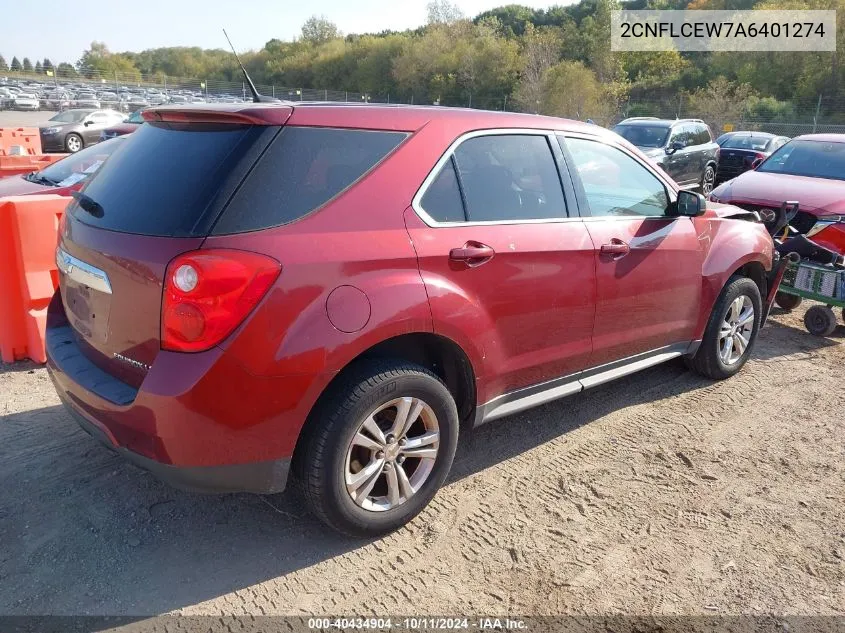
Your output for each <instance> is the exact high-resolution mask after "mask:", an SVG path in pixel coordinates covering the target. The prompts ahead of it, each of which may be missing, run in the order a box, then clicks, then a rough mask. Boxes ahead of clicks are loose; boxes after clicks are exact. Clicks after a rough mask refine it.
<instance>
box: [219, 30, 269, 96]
mask: <svg viewBox="0 0 845 633" xmlns="http://www.w3.org/2000/svg"><path fill="white" fill-rule="evenodd" d="M223 35H225V36H226V41H227V42H229V46H230V47H231V48H232V53H234V55H235V59H236V60H237V62H238V66H240V67H241V70H242V71H243V73H244V79H246V83H247V85H248V86H249V91H250V92H251V93H252V100H253V102H255V103H265V102H270V103H277V102H278V101H279V100H278V99H274V98H273V97H265V96H264V95H260V94H258V90H256V89H255V84H254V83H252V79H250V78H249V73H248V72H247V71H246V68H244V65H243V64H242V63H241V58H240V57H238V54H237V52H235V47H234V46H232V40H230V39H229V34H228V33H226V29H223Z"/></svg>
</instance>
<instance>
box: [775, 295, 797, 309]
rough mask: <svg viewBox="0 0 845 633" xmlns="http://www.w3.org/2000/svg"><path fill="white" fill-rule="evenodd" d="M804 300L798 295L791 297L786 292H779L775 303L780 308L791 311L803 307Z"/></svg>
mask: <svg viewBox="0 0 845 633" xmlns="http://www.w3.org/2000/svg"><path fill="white" fill-rule="evenodd" d="M802 302H803V299H802V298H801V297H799V296H798V295H790V294H786V293H785V292H779V293H777V294H776V295H775V303H776V304H777V305H778V307H779V308H783V309H784V310H787V311H790V310H794V309H795V308H797V307H798V306H800V305H801V303H802Z"/></svg>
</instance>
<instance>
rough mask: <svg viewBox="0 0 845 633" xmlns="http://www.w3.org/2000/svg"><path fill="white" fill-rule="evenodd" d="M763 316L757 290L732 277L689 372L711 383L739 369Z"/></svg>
mask: <svg viewBox="0 0 845 633" xmlns="http://www.w3.org/2000/svg"><path fill="white" fill-rule="evenodd" d="M761 315H762V300H761V299H760V289H759V288H758V287H757V284H755V283H754V282H753V281H752V280H751V279H748V278H747V277H732V278H731V280H730V281H729V282H728V284H727V285H726V286H725V288H724V289H723V290H722V294H721V295H720V296H719V299H718V300H717V301H716V305H715V306H714V307H713V312H712V313H711V314H710V320H709V321H708V323H707V328H706V329H705V331H704V338H703V339H702V341H701V345H700V346H699V348H698V351H697V352H696V354H695V356H693V357H692V358H688V359H687V365H688V366H689V367H690V369H692V370H694V371H696V372H698V373H699V374H701V375H703V376H707V377H708V378H713V379H714V380H722V379H724V378H729V377H731V376H733V375H734V374H735V373H737V372H738V371H739V370H740V369H742V367H743V365H745V363H746V361H748V357H749V356H750V355H751V349H752V348H753V346H754V342H755V341H756V340H757V334H758V332H759V330H760V316H761Z"/></svg>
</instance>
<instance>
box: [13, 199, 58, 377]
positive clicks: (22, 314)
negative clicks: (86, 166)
mask: <svg viewBox="0 0 845 633" xmlns="http://www.w3.org/2000/svg"><path fill="white" fill-rule="evenodd" d="M69 201H70V198H67V197H64V196H56V195H44V196H18V197H11V198H0V357H2V359H3V362H6V363H11V362H14V361H16V360H20V359H23V358H31V359H32V360H34V361H35V362H37V363H44V362H46V361H47V356H46V354H45V349H44V330H45V327H46V324H47V306H48V305H49V303H50V299H51V298H52V296H53V292H54V291H55V289H56V288H57V286H58V281H59V277H58V270H57V269H56V243H57V239H58V233H57V230H58V226H59V220H60V219H61V217H62V214H63V213H64V210H65V207H66V206H67V204H68V202H69Z"/></svg>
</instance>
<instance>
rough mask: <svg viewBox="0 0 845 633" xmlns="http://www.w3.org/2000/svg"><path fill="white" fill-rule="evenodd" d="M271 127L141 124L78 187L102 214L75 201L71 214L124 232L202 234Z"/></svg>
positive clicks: (249, 163)
mask: <svg viewBox="0 0 845 633" xmlns="http://www.w3.org/2000/svg"><path fill="white" fill-rule="evenodd" d="M277 131H278V128H272V127H262V126H241V125H197V124H192V125H183V124H172V123H148V124H146V125H142V126H140V127H139V128H138V130H137V131H136V132H134V133H132V134H130V135H129V136H127V137H126V140H125V141H124V142H123V146H122V147H120V148H119V149H118V150H117V151H115V152H114V153H113V154H112V155H111V157H110V158H109V159H108V160H107V161H106V162H105V163H103V165H102V167H101V168H100V169H98V170H97V172H96V173H95V174H94V176H92V177H91V179H90V180H89V181H88V182H87V184H86V185H85V188H84V193H85V194H86V195H87V196H88V197H90V198H91V199H93V200H94V202H96V203H98V204H99V205H100V207H102V217H95V216H94V215H93V214H90V213H86V212H85V211H83V210H82V209H79V208H76V205H75V204H74V205H72V206H71V209H73V211H72V212H73V214H74V217H75V218H76V219H78V220H80V221H81V222H84V223H86V224H90V225H93V226H96V227H99V228H104V229H109V230H113V231H119V232H123V233H138V234H142V235H156V236H184V237H187V236H200V235H206V234H207V233H208V227H209V226H210V221H211V220H213V218H214V216H216V214H217V212H218V210H219V208H220V206H221V204H222V202H223V201H225V198H226V197H228V195H230V194H231V190H232V189H233V188H234V184H237V182H239V181H240V180H241V179H242V178H243V175H244V173H245V169H246V168H247V167H248V166H249V165H251V164H252V163H253V162H254V161H255V157H256V155H257V152H259V151H260V150H261V149H263V148H264V147H266V145H267V142H268V140H269V138H271V137H272V135H273V134H275V133H276V132H277ZM268 135H269V136H268ZM233 183H234V184H233Z"/></svg>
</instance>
